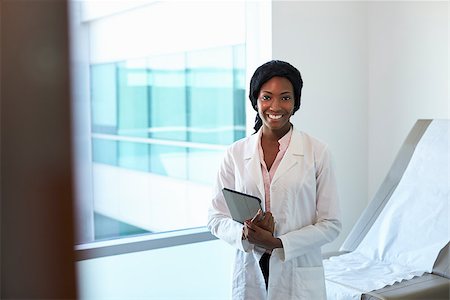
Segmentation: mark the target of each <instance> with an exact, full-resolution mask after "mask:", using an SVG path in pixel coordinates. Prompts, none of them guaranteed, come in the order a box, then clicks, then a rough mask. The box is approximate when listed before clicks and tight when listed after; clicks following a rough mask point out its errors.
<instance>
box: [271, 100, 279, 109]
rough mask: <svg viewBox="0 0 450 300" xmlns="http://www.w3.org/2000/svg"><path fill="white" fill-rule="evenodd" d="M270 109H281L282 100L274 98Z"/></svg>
mask: <svg viewBox="0 0 450 300" xmlns="http://www.w3.org/2000/svg"><path fill="white" fill-rule="evenodd" d="M270 108H271V109H272V110H277V109H279V108H280V100H279V99H278V98H273V100H272V103H270Z"/></svg>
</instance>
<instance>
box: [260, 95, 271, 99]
mask: <svg viewBox="0 0 450 300" xmlns="http://www.w3.org/2000/svg"><path fill="white" fill-rule="evenodd" d="M261 99H262V100H270V97H269V96H267V95H264V96H262V97H261Z"/></svg>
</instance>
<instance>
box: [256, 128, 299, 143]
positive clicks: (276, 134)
mask: <svg viewBox="0 0 450 300" xmlns="http://www.w3.org/2000/svg"><path fill="white" fill-rule="evenodd" d="M291 127H292V124H290V123H289V126H286V128H280V129H278V130H273V129H270V128H268V127H263V128H262V136H263V138H264V139H267V140H270V141H274V142H275V141H276V142H278V140H280V139H281V138H282V137H283V136H285V135H286V133H288V132H289V130H291Z"/></svg>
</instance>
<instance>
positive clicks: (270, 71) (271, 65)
mask: <svg viewBox="0 0 450 300" xmlns="http://www.w3.org/2000/svg"><path fill="white" fill-rule="evenodd" d="M272 77H284V78H286V79H288V80H289V81H290V82H291V84H292V87H293V89H294V112H293V113H292V114H294V113H295V112H296V111H297V110H298V109H299V108H300V98H301V95H302V87H303V80H302V76H301V75H300V72H299V70H297V69H296V68H295V67H294V66H292V65H291V64H290V63H287V62H285V61H281V60H271V61H269V62H266V63H265V64H263V65H261V66H259V67H258V68H257V69H256V71H255V73H254V74H253V76H252V78H251V80H250V92H249V95H248V97H249V98H250V102H251V103H252V107H253V109H254V110H255V111H256V112H258V104H257V103H258V96H259V92H260V90H261V86H262V85H263V84H264V83H265V82H267V81H268V80H270V79H271V78H272ZM261 126H262V120H261V117H260V116H259V114H258V113H257V114H256V119H255V126H254V127H253V128H254V129H255V132H257V131H258V130H259V128H261Z"/></svg>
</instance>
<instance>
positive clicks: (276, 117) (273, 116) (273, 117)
mask: <svg viewBox="0 0 450 300" xmlns="http://www.w3.org/2000/svg"><path fill="white" fill-rule="evenodd" d="M282 116H283V115H269V118H271V119H275V120H277V119H279V118H281V117H282Z"/></svg>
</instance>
